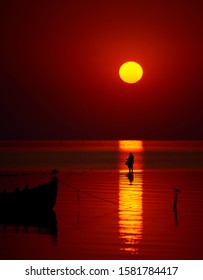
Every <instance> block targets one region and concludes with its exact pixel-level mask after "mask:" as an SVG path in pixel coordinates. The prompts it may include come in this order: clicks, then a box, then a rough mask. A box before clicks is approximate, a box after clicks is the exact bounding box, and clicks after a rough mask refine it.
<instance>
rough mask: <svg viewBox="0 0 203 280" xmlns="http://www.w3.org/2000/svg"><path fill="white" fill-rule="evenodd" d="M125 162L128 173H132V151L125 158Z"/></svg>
mask: <svg viewBox="0 0 203 280" xmlns="http://www.w3.org/2000/svg"><path fill="white" fill-rule="evenodd" d="M125 164H126V165H127V166H128V169H129V173H133V164H134V156H133V154H132V153H129V157H128V158H127V160H126V163H125Z"/></svg>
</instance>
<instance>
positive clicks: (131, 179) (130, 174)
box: [127, 172, 134, 185]
mask: <svg viewBox="0 0 203 280" xmlns="http://www.w3.org/2000/svg"><path fill="white" fill-rule="evenodd" d="M127 177H128V180H129V182H130V185H131V184H132V182H133V180H134V175H133V173H132V172H129V173H128V175H127Z"/></svg>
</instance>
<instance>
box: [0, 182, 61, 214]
mask: <svg viewBox="0 0 203 280" xmlns="http://www.w3.org/2000/svg"><path fill="white" fill-rule="evenodd" d="M57 192H58V178H57V177H53V178H52V181H50V182H48V183H46V184H43V185H39V186H37V187H35V188H24V189H23V190H21V191H20V190H18V191H16V192H2V193H0V212H2V211H4V212H5V211H6V212H9V211H11V212H13V211H14V210H15V211H18V212H23V211H32V210H33V211H37V210H40V211H43V210H51V209H52V208H53V207H54V206H55V203H56V198H57Z"/></svg>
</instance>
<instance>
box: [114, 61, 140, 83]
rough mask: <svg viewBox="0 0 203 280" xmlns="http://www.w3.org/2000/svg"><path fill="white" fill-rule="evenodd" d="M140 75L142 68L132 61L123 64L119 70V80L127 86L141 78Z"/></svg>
mask: <svg viewBox="0 0 203 280" xmlns="http://www.w3.org/2000/svg"><path fill="white" fill-rule="evenodd" d="M142 75H143V70H142V67H141V66H140V65H139V64H138V63H136V62H134V61H128V62H125V63H124V64H122V65H121V67H120V69H119V76H120V78H121V80H123V81H124V82H125V83H128V84H134V83H137V82H138V81H139V80H140V79H141V78H142Z"/></svg>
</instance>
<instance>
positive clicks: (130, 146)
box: [119, 141, 143, 254]
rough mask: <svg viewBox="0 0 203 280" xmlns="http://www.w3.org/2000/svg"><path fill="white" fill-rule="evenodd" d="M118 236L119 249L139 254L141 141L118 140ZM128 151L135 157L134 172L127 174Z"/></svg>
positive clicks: (141, 204) (141, 194)
mask: <svg viewBox="0 0 203 280" xmlns="http://www.w3.org/2000/svg"><path fill="white" fill-rule="evenodd" d="M119 151H120V168H119V172H120V174H119V238H120V239H121V240H122V242H121V244H122V245H121V248H120V250H122V251H126V252H128V253H131V254H139V244H140V242H141V241H142V234H143V190H142V171H143V160H142V152H143V144H142V141H119ZM129 152H132V153H133V155H134V158H135V163H134V172H133V174H129V173H128V170H127V169H126V166H125V160H126V158H127V157H128V154H129Z"/></svg>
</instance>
